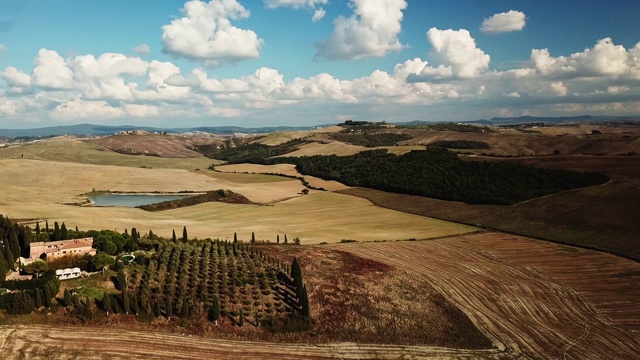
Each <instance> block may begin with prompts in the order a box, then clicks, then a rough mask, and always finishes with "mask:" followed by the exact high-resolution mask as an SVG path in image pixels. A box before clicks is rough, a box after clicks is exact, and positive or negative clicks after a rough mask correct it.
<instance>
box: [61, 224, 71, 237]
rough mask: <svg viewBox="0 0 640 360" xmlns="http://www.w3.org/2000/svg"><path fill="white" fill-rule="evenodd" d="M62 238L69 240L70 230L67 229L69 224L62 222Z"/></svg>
mask: <svg viewBox="0 0 640 360" xmlns="http://www.w3.org/2000/svg"><path fill="white" fill-rule="evenodd" d="M60 239H61V240H69V231H67V225H65V224H64V223H62V226H61V227H60Z"/></svg>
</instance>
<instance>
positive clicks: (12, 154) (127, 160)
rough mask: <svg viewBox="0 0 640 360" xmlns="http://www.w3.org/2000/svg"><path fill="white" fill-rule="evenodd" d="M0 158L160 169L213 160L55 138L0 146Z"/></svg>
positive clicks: (192, 166) (195, 166) (202, 165)
mask: <svg viewBox="0 0 640 360" xmlns="http://www.w3.org/2000/svg"><path fill="white" fill-rule="evenodd" d="M2 159H32V160H48V161H60V162H74V163H82V164H93V165H116V166H129V167H148V168H163V169H187V170H194V169H206V168H207V167H209V165H211V164H212V163H215V162H216V161H215V160H211V159H207V158H205V157H197V158H187V159H185V158H161V157H156V156H143V155H140V156H132V155H124V154H119V153H117V152H113V151H110V150H106V149H104V148H103V147H102V146H99V145H92V144H91V143H90V142H87V141H82V140H79V139H76V138H69V137H58V138H54V139H50V140H46V141H40V142H35V143H26V144H22V145H13V146H10V147H7V148H2V149H0V160H2Z"/></svg>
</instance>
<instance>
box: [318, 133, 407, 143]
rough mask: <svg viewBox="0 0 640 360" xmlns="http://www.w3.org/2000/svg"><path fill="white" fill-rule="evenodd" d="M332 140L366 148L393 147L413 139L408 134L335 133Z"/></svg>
mask: <svg viewBox="0 0 640 360" xmlns="http://www.w3.org/2000/svg"><path fill="white" fill-rule="evenodd" d="M330 136H331V138H332V139H334V140H338V141H342V142H345V143H349V144H353V145H360V146H366V147H377V146H393V145H395V144H396V143H398V142H400V141H404V140H409V139H411V136H410V135H407V134H389V133H374V134H372V133H355V134H353V133H344V132H339V133H333V134H331V135H330Z"/></svg>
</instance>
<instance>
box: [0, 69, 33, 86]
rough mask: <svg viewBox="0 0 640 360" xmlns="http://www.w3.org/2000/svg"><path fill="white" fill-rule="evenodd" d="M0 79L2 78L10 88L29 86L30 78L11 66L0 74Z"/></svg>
mask: <svg viewBox="0 0 640 360" xmlns="http://www.w3.org/2000/svg"><path fill="white" fill-rule="evenodd" d="M0 77H2V78H3V79H4V81H6V82H7V84H8V85H9V86H10V87H27V86H29V85H30V84H31V76H29V75H28V74H25V73H23V72H22V71H20V70H18V69H16V68H14V67H13V66H9V67H8V68H6V69H5V70H4V71H2V72H0Z"/></svg>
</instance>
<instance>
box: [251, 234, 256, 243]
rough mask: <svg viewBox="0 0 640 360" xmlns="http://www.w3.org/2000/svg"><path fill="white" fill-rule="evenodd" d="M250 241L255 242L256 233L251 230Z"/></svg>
mask: <svg viewBox="0 0 640 360" xmlns="http://www.w3.org/2000/svg"><path fill="white" fill-rule="evenodd" d="M251 242H252V243H255V242H256V234H255V233H254V232H253V231H252V232H251Z"/></svg>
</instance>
